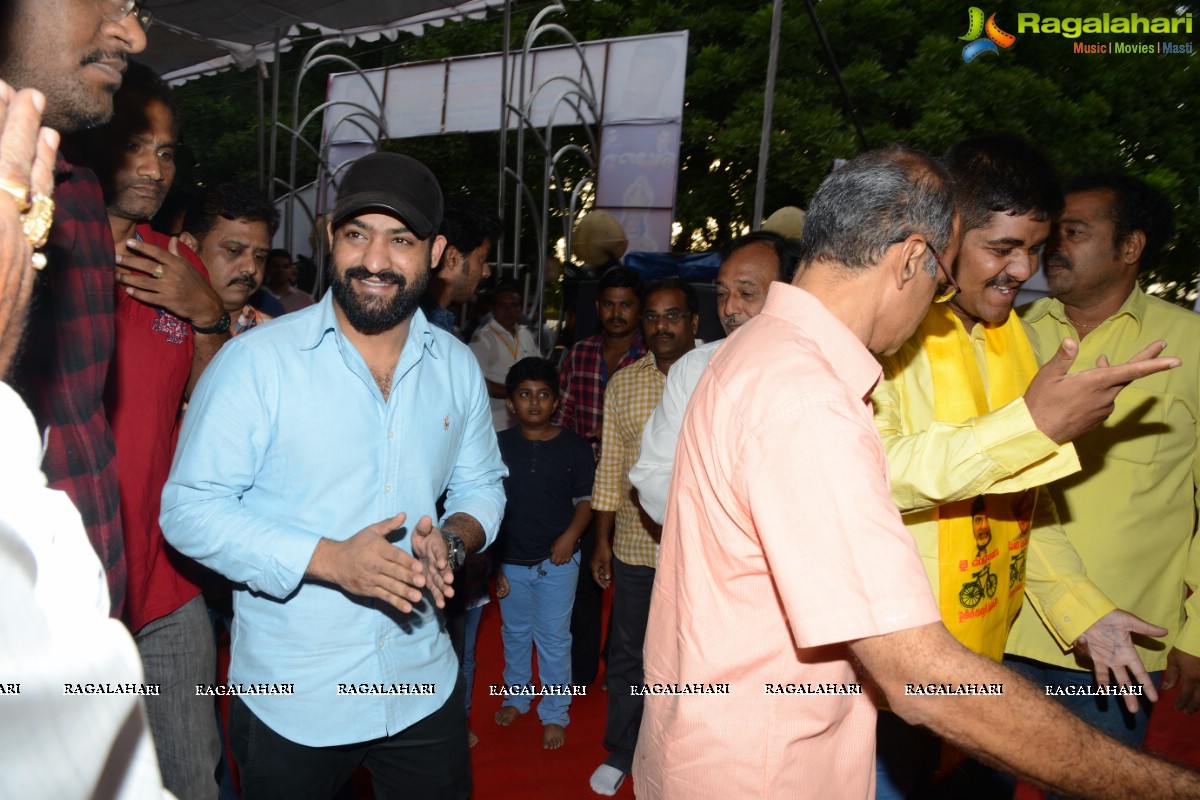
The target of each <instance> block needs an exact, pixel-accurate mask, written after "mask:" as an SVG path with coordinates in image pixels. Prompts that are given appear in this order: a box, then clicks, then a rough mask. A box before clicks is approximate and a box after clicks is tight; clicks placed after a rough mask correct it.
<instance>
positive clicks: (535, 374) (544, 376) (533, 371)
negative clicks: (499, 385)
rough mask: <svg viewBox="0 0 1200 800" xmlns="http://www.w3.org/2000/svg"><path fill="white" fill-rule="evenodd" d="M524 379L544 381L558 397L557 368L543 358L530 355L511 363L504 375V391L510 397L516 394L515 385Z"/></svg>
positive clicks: (518, 384)
mask: <svg viewBox="0 0 1200 800" xmlns="http://www.w3.org/2000/svg"><path fill="white" fill-rule="evenodd" d="M525 381H536V382H538V383H544V384H546V385H547V386H549V387H550V390H551V391H552V392H554V396H555V397H558V370H557V369H555V368H554V364H552V363H551V362H549V361H547V360H546V359H544V358H538V357H537V356H530V357H529V358H522V359H521V360H520V361H518V362H517V363H515V364H513V365H512V367H510V368H509V370H508V374H507V375H505V376H504V393H505V394H507V395H508V396H509V398H510V399H511V398H512V396H513V395H514V394H516V392H517V387H518V386H520V385H521V384H522V383H523V382H525Z"/></svg>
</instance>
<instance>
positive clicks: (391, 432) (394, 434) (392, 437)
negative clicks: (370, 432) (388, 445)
mask: <svg viewBox="0 0 1200 800" xmlns="http://www.w3.org/2000/svg"><path fill="white" fill-rule="evenodd" d="M388 438H389V439H394V438H396V432H395V431H388Z"/></svg>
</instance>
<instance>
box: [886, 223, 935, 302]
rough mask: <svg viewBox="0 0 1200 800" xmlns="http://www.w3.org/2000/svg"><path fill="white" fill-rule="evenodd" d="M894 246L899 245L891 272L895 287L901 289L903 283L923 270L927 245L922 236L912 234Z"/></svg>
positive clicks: (927, 249)
mask: <svg viewBox="0 0 1200 800" xmlns="http://www.w3.org/2000/svg"><path fill="white" fill-rule="evenodd" d="M895 247H899V253H898V254H897V256H896V265H895V267H894V273H893V274H894V276H895V281H896V288H897V289H903V288H904V286H905V284H907V283H908V282H909V281H911V280H912V279H913V278H915V277H917V275H919V274H921V273H922V272H924V271H925V257H926V255H927V254H928V251H929V245H928V244H926V242H925V240H924V239H923V238H922V237H920V236H918V235H916V234H913V235H912V236H909V237H908V238H907V239H905V240H904V241H903V242H900V243H899V244H898V245H895Z"/></svg>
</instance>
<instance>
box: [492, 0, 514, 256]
mask: <svg viewBox="0 0 1200 800" xmlns="http://www.w3.org/2000/svg"><path fill="white" fill-rule="evenodd" d="M511 30H512V2H511V0H509V1H508V2H506V3H505V4H504V60H503V61H501V62H500V169H499V173H498V174H499V176H500V177H499V181H498V184H499V189H500V193H499V196H498V197H497V199H496V217H497V219H504V199H505V188H506V187H505V182H506V181H507V180H508V178H507V176H506V175H505V174H504V168H505V167H506V166H507V165H508V76H509V69H508V58H509V52H510V48H509V46H508V43H509V37H510V35H511ZM501 231H503V226H501ZM500 239H501V241H499V242H496V261H497V262H498V263H503V262H504V251H503V250H502V249H501V247H502V245H503V240H504V233H503V232H501V234H500Z"/></svg>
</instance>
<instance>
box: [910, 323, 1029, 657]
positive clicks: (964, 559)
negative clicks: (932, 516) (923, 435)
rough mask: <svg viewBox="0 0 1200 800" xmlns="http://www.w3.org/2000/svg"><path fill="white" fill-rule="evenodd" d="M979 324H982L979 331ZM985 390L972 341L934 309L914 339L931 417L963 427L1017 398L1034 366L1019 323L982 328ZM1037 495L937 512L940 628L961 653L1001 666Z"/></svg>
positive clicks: (987, 499) (986, 499) (983, 500)
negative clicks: (920, 349) (925, 371)
mask: <svg viewBox="0 0 1200 800" xmlns="http://www.w3.org/2000/svg"><path fill="white" fill-rule="evenodd" d="M978 324H981V325H982V323H978ZM982 330H983V338H984V351H985V359H986V363H987V376H988V382H987V388H986V389H985V388H984V381H983V376H982V375H981V374H980V372H979V366H978V361H977V359H976V356H975V351H974V347H973V345H972V343H971V336H970V334H968V333H967V331H966V329H965V328H964V327H963V324H962V321H961V320H959V319H958V317H957V316H955V315H954V312H953V311H951V310H950V308H949V306H948V305H935V306H933V307H932V308H931V309H930V311H929V313H928V314H926V315H925V319H924V321H922V323H921V326H920V328H918V329H917V332H918V334H920V336H921V337H922V340H923V342H924V347H925V351H926V353H927V354H928V356H929V363H930V365H931V366H932V368H933V390H934V392H933V393H934V416H935V417H936V418H937V420H938V421H939V422H951V423H957V422H965V421H967V420H969V419H972V418H974V417H978V416H982V415H983V414H986V413H987V412H989V411H992V410H994V409H997V408H1000V407H1002V406H1004V405H1006V404H1008V403H1010V402H1012V401H1013V400H1015V399H1017V398H1018V397H1021V396H1022V395H1023V394H1024V393H1025V390H1026V389H1027V388H1028V387H1029V382H1030V381H1031V380H1032V379H1033V376H1034V375H1035V374H1036V373H1037V368H1038V367H1037V360H1036V359H1035V358H1034V355H1033V349H1032V348H1031V347H1030V345H1029V339H1028V338H1027V337H1026V335H1025V331H1024V329H1023V328H1022V327H1021V322H1020V320H1019V319H1018V318H1017V315H1016V314H1015V313H1012V312H1010V314H1009V318H1008V321H1007V322H1005V323H1004V324H1003V325H997V326H992V327H984V328H983V329H982ZM1036 492H1037V490H1036V489H1033V490H1029V491H1025V492H1012V493H1009V494H989V495H980V496H978V497H975V498H971V499H968V500H960V501H957V502H954V503H947V504H946V505H943V506H941V507H940V508H939V509H938V512H937V513H938V584H939V593H938V596H939V598H940V600H939V605H940V607H941V612H942V621H943V622H944V623H945V624H946V627H947V628H948V629H949V630H950V633H952V634H953V635H954V637H955V638H956V639H958V640H959V641H960V642H962V643H963V644H964V645H965V646H966V647H968V648H970V649H971V650H974V651H975V652H976V653H979V654H981V655H984V656H987V657H989V658H992V659H994V660H996V661H999V660H1000V659H1001V658H1002V657H1003V656H1004V643H1005V640H1006V639H1007V638H1008V631H1009V628H1011V627H1012V623H1013V620H1014V619H1015V618H1016V616H1017V612H1018V611H1020V609H1021V602H1022V596H1023V594H1024V589H1025V548H1026V546H1027V545H1028V543H1029V525H1030V520H1031V519H1032V516H1033V504H1034V501H1035V499H1036Z"/></svg>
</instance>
